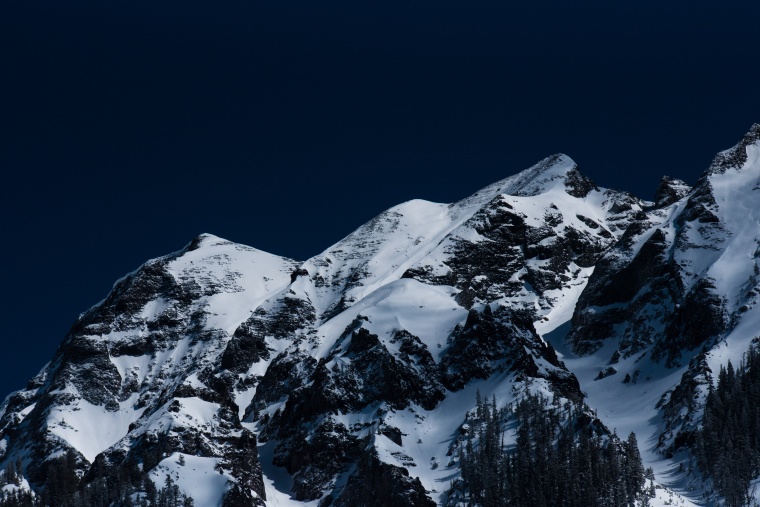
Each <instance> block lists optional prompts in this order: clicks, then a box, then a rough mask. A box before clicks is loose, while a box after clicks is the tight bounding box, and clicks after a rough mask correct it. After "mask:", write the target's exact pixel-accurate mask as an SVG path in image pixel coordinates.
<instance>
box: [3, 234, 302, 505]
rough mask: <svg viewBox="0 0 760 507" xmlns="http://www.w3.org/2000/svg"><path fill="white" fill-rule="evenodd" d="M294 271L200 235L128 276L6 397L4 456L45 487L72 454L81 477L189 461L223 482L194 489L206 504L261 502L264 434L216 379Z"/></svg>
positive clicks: (289, 264)
mask: <svg viewBox="0 0 760 507" xmlns="http://www.w3.org/2000/svg"><path fill="white" fill-rule="evenodd" d="M295 267H296V266H295V263H294V262H293V261H291V260H288V259H284V258H280V257H276V256H273V255H270V254H266V253H264V252H260V251H258V250H255V249H252V248H248V247H243V246H241V245H236V244H233V243H230V242H227V241H224V240H221V239H219V238H216V237H213V236H209V235H203V236H199V237H198V238H196V239H195V240H194V241H193V242H191V243H190V244H189V245H188V246H187V247H186V248H185V249H184V250H182V251H181V252H179V253H177V254H172V255H169V256H166V257H162V258H160V259H155V260H153V261H149V262H147V263H146V264H144V265H143V266H141V267H140V268H139V269H138V270H137V271H135V272H134V273H132V274H130V275H127V276H126V277H125V278H123V279H122V280H120V281H118V282H117V283H116V285H115V286H114V288H113V290H112V291H111V293H110V294H109V295H108V297H107V298H106V299H105V300H104V301H102V302H101V303H99V304H98V305H96V306H94V307H93V308H91V309H90V310H89V311H87V312H86V313H84V314H82V316H81V317H80V318H79V319H78V320H77V322H76V323H75V324H74V326H73V327H72V329H71V331H70V332H69V334H68V336H67V337H66V339H65V340H64V342H63V344H62V345H61V347H60V348H59V349H58V351H57V352H56V354H55V356H54V358H53V360H52V361H51V362H50V364H49V365H48V366H46V367H45V368H44V369H43V370H42V372H41V373H40V374H39V375H38V376H37V377H35V378H34V379H32V380H31V381H30V382H29V385H28V387H27V389H26V390H23V391H20V392H17V393H14V394H12V395H11V396H9V397H8V398H7V399H6V401H5V403H4V405H3V410H2V419H0V424H2V435H3V447H2V449H3V451H4V455H5V457H6V458H13V459H15V458H17V457H20V458H21V459H22V460H23V463H24V464H25V466H24V468H25V472H26V475H27V476H28V478H29V479H30V481H31V482H32V484H37V485H41V484H45V483H46V482H47V481H49V480H50V477H49V473H48V472H49V467H48V466H47V463H48V461H49V460H50V459H51V458H54V457H56V456H59V455H61V454H62V453H64V452H66V451H67V450H69V449H71V450H74V451H75V453H76V466H77V468H78V469H79V470H80V474H82V475H84V476H85V478H87V474H91V473H92V472H93V468H92V465H93V464H98V465H99V466H101V467H106V468H108V467H115V468H125V469H126V468H134V467H142V469H144V470H146V471H148V470H151V473H153V474H157V475H161V474H162V473H165V472H164V470H166V469H167V462H171V461H176V460H177V459H178V455H177V454H176V453H182V454H184V455H187V457H188V458H190V457H191V456H192V460H193V468H194V469H195V470H196V472H197V473H198V474H201V473H202V474H205V475H207V476H208V477H209V479H208V483H209V485H216V486H217V487H214V488H210V489H211V493H210V496H209V494H208V493H207V494H200V491H201V490H203V487H202V486H198V485H196V486H192V485H190V486H188V492H189V493H194V494H196V496H197V497H198V498H203V499H205V500H206V501H207V502H208V503H207V505H216V504H219V502H220V500H221V497H222V495H223V494H224V493H225V490H226V489H229V488H230V485H241V486H242V487H241V488H240V490H241V491H244V492H246V493H245V494H246V495H247V496H248V497H251V491H253V492H254V493H257V494H259V495H260V496H261V497H263V494H264V492H263V485H262V479H261V472H260V469H259V468H258V463H257V461H256V453H257V451H256V438H255V436H254V435H253V434H250V433H249V432H247V431H245V430H244V429H243V428H242V427H241V425H240V422H239V419H238V414H237V408H236V406H235V403H234V400H233V399H231V398H230V396H229V391H228V389H227V387H226V386H225V385H224V384H221V383H220V380H219V379H218V378H217V377H215V376H214V373H215V371H216V369H217V364H218V363H219V362H220V359H221V355H222V353H223V351H224V350H225V345H226V344H227V342H228V341H229V339H230V334H232V333H233V332H234V331H235V329H236V328H237V326H238V325H239V324H240V322H242V321H244V320H245V318H246V317H247V316H248V314H249V313H250V308H251V307H252V306H256V305H257V304H259V303H260V301H261V300H262V299H264V298H266V296H267V295H268V294H269V293H271V292H275V291H277V290H279V289H281V288H282V287H284V286H286V285H287V284H288V283H289V282H290V274H291V272H292V271H293V269H295ZM217 470H218V472H217ZM220 474H221V476H220ZM220 481H221V482H220ZM228 482H229V483H228ZM228 496H229V495H228ZM249 500H250V502H249V503H250V504H251V505H253V504H261V502H260V501H257V500H256V498H249Z"/></svg>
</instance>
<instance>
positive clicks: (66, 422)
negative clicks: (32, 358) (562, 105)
mask: <svg viewBox="0 0 760 507" xmlns="http://www.w3.org/2000/svg"><path fill="white" fill-rule="evenodd" d="M759 256H760V125H754V126H753V127H752V129H751V130H750V131H749V132H748V133H747V134H746V135H745V137H744V138H743V139H741V141H740V142H739V143H738V144H737V145H736V146H735V147H733V148H731V149H729V150H727V151H724V152H721V153H719V154H718V155H717V157H716V158H715V161H714V162H713V163H712V165H711V166H710V167H709V168H708V169H707V170H706V171H705V172H704V174H703V175H702V176H701V178H700V179H699V180H698V181H697V182H696V184H695V185H694V187H690V186H689V185H687V184H686V183H684V182H682V181H678V180H674V179H671V178H668V177H664V178H663V179H662V182H661V184H660V186H659V188H658V189H657V192H656V198H655V201H654V202H647V201H644V200H641V199H639V198H637V197H635V196H633V195H630V194H628V193H626V192H620V191H616V190H609V189H604V188H600V187H598V186H597V185H596V184H595V183H594V182H593V181H591V180H590V179H589V178H587V177H586V176H584V175H583V173H582V172H581V170H580V169H579V168H578V166H577V165H576V164H575V162H573V161H572V160H571V159H570V158H569V157H567V156H565V155H554V156H551V157H549V158H546V159H545V160H542V161H540V162H539V163H538V164H536V165H535V166H533V167H531V168H529V169H526V170H524V171H522V172H520V173H518V174H516V175H514V176H510V177H508V178H506V179H504V180H502V181H499V182H496V183H494V184H493V185H491V186H488V187H486V188H484V189H482V190H480V191H478V192H476V193H475V194H473V195H471V196H469V197H466V198H465V199H463V200H461V201H459V202H455V203H453V204H437V203H432V202H427V201H422V200H414V201H409V202H406V203H403V204H400V205H398V206H396V207H393V208H391V209H389V210H387V211H385V212H384V213H382V214H380V215H379V216H377V217H375V218H373V219H372V220H370V221H369V222H367V223H366V224H364V225H363V226H361V227H360V228H359V229H357V230H356V231H354V232H353V233H351V234H350V235H348V236H347V237H346V238H344V239H343V240H341V241H340V242H339V243H337V244H335V245H333V246H331V247H329V248H328V249H327V250H325V251H324V252H322V253H321V254H319V255H317V256H315V257H313V258H311V259H308V260H306V261H305V262H300V261H295V260H292V259H287V258H283V257H278V256H276V255H272V254H268V253H265V252H262V251H259V250H256V249H254V248H251V247H247V246H243V245H239V244H235V243H232V242H229V241H225V240H223V239H221V238H218V237H215V236H212V235H209V234H203V235H201V236H198V237H197V238H195V239H193V240H192V241H190V243H189V244H188V245H187V246H185V247H184V248H183V249H182V250H180V251H178V252H176V253H173V254H170V255H167V256H165V257H161V258H158V259H154V260H151V261H148V262H146V263H145V264H144V265H142V266H141V267H139V268H138V269H137V270H136V271H134V272H132V273H130V274H128V275H126V276H125V277H124V278H122V279H121V280H119V281H117V282H116V284H115V285H114V287H113V290H112V291H111V292H110V294H108V296H107V297H106V298H105V299H104V300H103V301H101V302H100V303H98V304H96V305H95V306H93V307H92V308H90V309H89V310H87V311H86V312H84V313H83V314H82V315H80V317H79V318H78V319H77V320H76V322H75V323H74V324H73V326H72V327H71V330H70V331H69V333H68V334H67V336H66V337H65V339H64V340H63V342H62V344H61V345H60V347H59V349H58V351H57V352H56V353H55V355H54V357H53V358H52V359H51V360H50V362H49V363H48V364H47V365H45V366H44V367H43V368H42V370H41V371H40V373H39V374H38V375H37V376H36V377H34V378H33V379H31V380H30V381H29V382H28V384H27V386H26V388H25V389H23V390H20V391H17V392H15V393H12V394H10V395H9V396H8V397H7V398H6V399H5V401H4V403H3V404H2V407H0V470H2V472H0V487H2V496H1V497H0V498H1V499H0V505H3V506H10V505H45V506H117V505H118V506H129V505H151V506H154V505H157V506H160V507H166V506H172V507H174V506H178V505H182V506H190V505H195V506H198V507H206V506H208V507H215V506H221V507H238V506H245V507H248V506H264V505H268V506H313V507H317V506H319V507H327V506H336V507H348V506H435V505H441V506H465V505H479V506H489V507H490V506H536V507H540V506H583V507H590V506H633V505H635V506H644V505H653V506H656V505H682V506H690V505H730V506H735V505H736V506H739V505H752V504H753V502H755V501H760V491H758V488H757V484H758V482H760V479H758V478H759V477H760V408H758V403H757V401H758V399H759V398H758V397H760V357H759V356H760V354H758V351H757V349H756V347H758V346H760V345H758V341H759V340H760V305H759V304H758V303H760V259H759V258H758V257H759Z"/></svg>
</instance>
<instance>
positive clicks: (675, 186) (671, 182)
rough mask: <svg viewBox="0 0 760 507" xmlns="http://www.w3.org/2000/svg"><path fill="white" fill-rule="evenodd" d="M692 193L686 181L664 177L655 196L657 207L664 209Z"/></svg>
mask: <svg viewBox="0 0 760 507" xmlns="http://www.w3.org/2000/svg"><path fill="white" fill-rule="evenodd" d="M689 192H691V187H690V186H689V185H688V184H687V183H686V182H684V181H682V180H679V179H676V178H671V177H670V176H663V177H662V180H660V184H659V186H658V187H657V191H656V192H655V194H654V201H655V206H657V207H658V208H664V207H665V206H669V205H671V204H673V203H674V202H676V201H678V200H679V199H681V198H682V197H684V196H686V195H687V194H688V193H689Z"/></svg>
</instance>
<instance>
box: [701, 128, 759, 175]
mask: <svg viewBox="0 0 760 507" xmlns="http://www.w3.org/2000/svg"><path fill="white" fill-rule="evenodd" d="M758 143H760V123H753V124H752V126H751V127H750V129H749V131H748V132H747V133H746V134H744V136H743V137H742V139H741V141H739V143H738V144H737V145H736V146H734V147H733V148H729V149H727V150H724V151H721V152H720V153H718V154H717V155H716V156H715V159H714V160H713V162H712V164H710V167H709V168H708V169H707V174H708V175H709V174H722V173H724V172H726V170H727V169H732V168H736V169H738V168H740V167H741V166H743V165H744V163H745V162H746V161H747V148H748V147H749V146H751V145H753V144H758Z"/></svg>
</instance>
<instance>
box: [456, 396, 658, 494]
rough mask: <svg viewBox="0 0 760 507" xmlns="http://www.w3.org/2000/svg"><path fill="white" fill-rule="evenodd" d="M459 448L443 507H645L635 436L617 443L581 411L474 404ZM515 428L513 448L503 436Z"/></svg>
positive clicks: (545, 402) (538, 401)
mask: <svg viewBox="0 0 760 507" xmlns="http://www.w3.org/2000/svg"><path fill="white" fill-rule="evenodd" d="M476 405H477V408H476V409H475V416H474V417H472V418H470V417H468V418H467V421H466V422H467V425H468V428H469V429H468V436H467V439H466V442H464V443H463V444H462V445H460V447H459V452H458V456H459V466H460V470H461V478H460V479H458V480H457V481H455V482H454V483H453V484H452V488H451V490H450V491H449V505H452V506H462V505H465V506H470V507H476V506H477V507H597V506H598V507H610V506H620V507H622V506H633V505H634V502H635V501H636V500H641V502H642V503H643V504H646V503H648V498H649V495H650V491H648V490H646V489H645V483H646V478H647V476H649V477H650V478H653V477H652V475H651V474H652V472H651V470H648V471H645V470H644V467H643V465H642V463H641V456H640V454H639V450H638V445H637V443H636V436H635V435H634V434H633V433H631V434H630V435H629V436H628V438H627V440H625V441H621V440H620V439H619V438H618V437H617V435H615V434H614V433H613V434H612V435H610V434H608V433H607V431H606V430H604V429H603V427H602V426H601V423H599V422H598V421H594V420H593V419H592V418H591V417H590V416H589V415H588V409H587V407H582V406H581V407H579V406H577V405H575V404H573V403H570V402H567V403H566V404H565V405H564V406H560V405H559V404H558V403H557V402H552V403H550V401H549V399H548V398H547V397H545V396H543V395H541V394H537V395H533V394H526V396H525V397H523V398H522V399H521V400H520V401H519V402H518V403H517V405H516V406H515V408H514V410H513V409H512V408H511V407H509V406H508V407H505V408H502V409H499V408H497V404H496V399H495V398H493V399H492V401H491V402H490V403H488V402H487V401H486V400H483V399H481V398H480V395H479V394H478V396H477V399H476ZM509 425H516V432H517V439H516V444H515V445H510V446H507V445H505V441H504V438H505V429H506V428H507V427H508V426H509Z"/></svg>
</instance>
